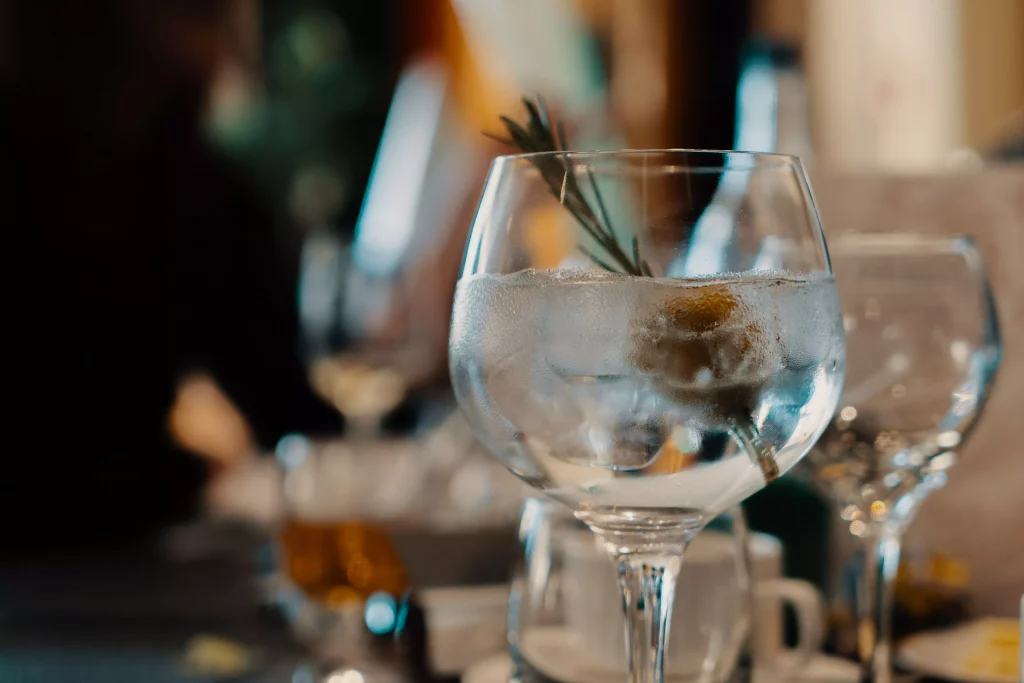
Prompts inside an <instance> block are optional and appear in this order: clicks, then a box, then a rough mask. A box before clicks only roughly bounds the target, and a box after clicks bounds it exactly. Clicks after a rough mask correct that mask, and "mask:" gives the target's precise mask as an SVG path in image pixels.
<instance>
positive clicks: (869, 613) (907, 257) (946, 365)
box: [804, 233, 1000, 683]
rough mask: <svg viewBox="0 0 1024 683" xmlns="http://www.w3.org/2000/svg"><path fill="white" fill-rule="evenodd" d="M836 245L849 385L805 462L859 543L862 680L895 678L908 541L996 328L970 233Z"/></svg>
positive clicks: (975, 396)
mask: <svg viewBox="0 0 1024 683" xmlns="http://www.w3.org/2000/svg"><path fill="white" fill-rule="evenodd" d="M831 247H832V250H831V253H832V264H833V268H834V270H835V273H836V279H837V282H838V284H839V292H840V299H841V301H842V306H843V326H844V329H845V331H846V340H847V366H846V368H847V369H846V384H845V387H844V389H843V394H842V396H841V398H840V401H839V408H838V410H837V412H836V415H835V418H834V420H833V422H832V424H831V425H830V426H829V428H828V429H827V430H826V431H825V433H824V434H823V435H822V437H821V439H820V440H819V442H818V445H817V446H816V447H815V448H814V449H813V450H812V451H811V454H810V455H809V456H808V457H807V458H806V460H805V461H804V463H805V465H809V466H810V468H811V469H812V471H813V472H814V474H815V476H816V478H817V479H818V481H819V482H821V483H822V484H824V485H825V487H826V488H828V489H829V490H830V492H831V493H832V494H833V496H834V497H835V499H836V501H837V503H838V504H839V506H840V510H841V514H842V517H843V519H844V520H846V521H848V522H849V529H850V532H851V533H852V534H853V535H854V536H856V537H858V538H860V539H861V540H862V541H863V554H864V565H863V570H862V576H861V581H860V584H859V586H858V596H857V603H858V607H857V609H858V623H859V628H858V636H859V638H860V639H861V642H860V647H859V648H858V649H859V651H860V655H861V658H862V663H861V665H862V680H864V681H873V682H875V683H888V682H889V681H890V680H891V679H892V645H891V622H892V607H893V580H894V578H895V576H896V570H897V567H898V564H899V557H900V538H901V536H902V534H903V532H904V530H905V529H906V528H907V525H908V524H909V523H910V521H911V520H912V519H913V516H914V513H915V511H916V510H917V507H918V504H919V503H920V502H921V501H922V500H923V499H924V498H925V496H926V495H927V494H928V493H929V492H930V491H932V490H934V489H936V488H939V487H941V486H942V485H944V484H945V482H946V476H947V471H948V470H949V468H950V467H951V466H952V465H953V464H954V463H955V462H956V460H957V453H958V451H959V448H960V447H961V446H962V444H963V442H964V439H965V438H966V437H967V435H968V434H969V432H970V431H971V429H972V427H974V425H975V423H976V422H977V419H978V416H979V414H980V412H981V409H982V407H983V405H984V400H985V397H986V394H987V392H988V390H989V388H990V385H991V383H992V380H993V377H994V375H995V372H996V369H997V367H998V365H999V359H1000V345H999V330H998V325H997V321H996V312H995V306H994V304H993V301H992V295H991V292H990V291H989V286H988V280H987V278H986V275H985V268H984V265H983V263H982V259H981V255H980V254H979V253H978V250H977V249H976V248H975V246H974V244H973V243H972V242H971V241H970V240H969V239H967V238H965V237H952V238H949V237H931V236H923V235H903V234H892V233H889V234H879V235H866V234H849V235H844V236H842V237H840V238H838V239H836V240H833V241H832V243H831Z"/></svg>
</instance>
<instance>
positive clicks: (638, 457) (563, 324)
mask: <svg viewBox="0 0 1024 683" xmlns="http://www.w3.org/2000/svg"><path fill="white" fill-rule="evenodd" d="M723 187H728V188H729V189H730V191H729V192H728V193H724V194H723V193H722V192H721V190H722V188H723ZM722 196H728V197H729V198H730V206H729V207H728V210H723V207H722V206H721V205H720V203H719V200H718V199H716V197H719V198H720V197H722ZM737 198H738V199H740V200H741V201H736V200H737ZM698 220H700V221H702V225H703V226H704V227H703V228H702V230H701V233H702V234H703V235H704V238H702V239H701V240H697V241H694V240H693V239H692V237H693V234H694V227H695V225H696V224H697V222H698ZM709 225H710V226H711V227H712V228H714V229H713V230H708V226H709ZM765 253H768V254H770V256H771V258H770V259H768V261H770V263H771V267H770V268H769V267H768V266H765V265H764V263H765V259H764V258H763V255H764V254H765ZM449 356H450V363H449V365H450V369H451V376H452V382H453V386H454V389H455V394H456V398H457V399H458V402H459V405H460V406H461V408H462V410H463V411H464V412H465V414H466V416H467V419H468V421H469V423H470V425H471V426H472V427H473V429H474V432H475V433H476V435H477V436H478V437H479V438H480V439H481V441H483V443H484V444H485V445H486V446H487V447H488V449H489V450H490V451H492V452H493V453H494V454H495V455H496V456H497V457H498V458H500V459H501V460H502V461H503V462H504V464H505V465H506V466H507V467H508V468H509V469H510V470H511V471H512V472H513V473H514V474H516V475H517V476H518V477H519V478H520V479H522V480H523V481H525V482H526V483H527V484H529V485H531V486H533V487H534V488H536V489H539V490H541V491H543V492H544V493H546V494H547V495H548V496H550V497H551V498H553V499H555V500H557V501H560V502H561V503H563V504H565V505H567V506H569V508H570V509H571V510H572V511H573V512H574V514H575V515H576V517H577V518H578V519H579V520H580V521H582V522H583V523H585V524H586V525H587V526H588V527H589V528H590V529H591V530H593V531H594V532H596V533H597V534H599V536H600V538H601V539H602V540H603V541H604V548H605V550H606V551H607V553H608V555H609V556H610V557H611V558H612V560H613V561H614V562H615V564H616V566H617V571H618V578H619V582H620V588H621V590H622V606H623V610H624V612H625V614H626V617H627V619H626V623H627V626H626V639H627V645H628V646H627V664H628V667H629V672H630V674H629V676H630V678H629V680H630V681H633V682H634V683H649V682H652V681H657V682H659V683H660V682H661V681H662V680H663V672H664V662H665V643H666V642H667V635H668V629H669V615H670V614H671V613H672V601H673V596H674V590H675V582H676V577H677V575H678V573H679V567H680V563H681V561H682V557H683V553H684V550H685V549H686V547H687V545H688V543H689V542H690V540H691V539H692V538H693V537H694V536H695V535H696V534H697V533H698V532H699V531H700V529H701V528H702V527H703V526H704V525H705V524H707V523H708V522H709V521H710V520H711V519H713V518H714V517H715V516H716V515H718V514H719V513H721V512H722V511H724V510H727V509H729V508H731V507H733V506H735V505H736V504H737V503H739V502H740V501H742V500H743V499H745V498H747V497H748V496H750V495H751V494H753V493H754V492H756V491H758V490H760V489H761V488H763V487H764V486H765V485H766V484H767V483H769V482H770V481H772V480H773V479H775V478H776V477H778V476H779V475H780V474H782V473H784V472H785V471H787V470H788V469H789V468H790V467H792V466H793V465H794V464H795V463H796V462H797V461H798V460H799V459H800V458H801V457H803V455H804V454H805V453H806V452H807V450H808V449H809V448H810V447H811V445H812V444H813V443H814V441H815V440H816V439H817V437H818V435H819V434H820V433H821V431H822V430H823V429H824V428H825V427H826V426H827V424H828V422H829V420H830V419H831V416H832V414H833V412H834V410H835V407H836V402H837V400H838V397H839V392H840V386H841V384H842V377H843V362H844V361H843V334H842V317H841V315H840V310H839V300H838V295H837V292H836V287H835V280H834V278H833V277H832V272H831V267H830V265H829V259H828V253H827V250H826V247H825V240H824V237H823V235H822V232H821V227H820V224H819V220H818V215H817V211H816V209H815V206H814V202H813V200H812V197H811V194H810V189H809V186H808V184H807V180H806V178H805V176H804V174H803V170H802V168H801V166H800V162H799V160H798V159H796V158H794V157H789V156H784V155H777V154H755V153H746V152H705V151H686V150H669V151H619V152H568V153H567V152H547V153H539V154H526V155H515V156H506V157H499V158H497V159H496V160H495V161H494V163H493V164H492V166H491V169H490V172H489V175H488V178H487V182H486V184H485V187H484V191H483V196H482V198H481V201H480V205H479V207H478V209H477V213H476V217H475V219H474V221H473V225H472V228H471V232H470V236H469V241H468V245H467V250H466V257H465V262H464V266H463V272H462V276H461V279H460V281H459V284H458V287H457V291H456V296H455V303H454V311H453V320H452V328H451V337H450V342H449Z"/></svg>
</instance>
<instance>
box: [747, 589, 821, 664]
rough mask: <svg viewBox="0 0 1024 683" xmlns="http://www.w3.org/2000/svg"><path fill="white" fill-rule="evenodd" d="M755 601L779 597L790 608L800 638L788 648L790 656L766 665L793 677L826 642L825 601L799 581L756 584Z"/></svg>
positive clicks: (816, 590) (816, 591)
mask: <svg viewBox="0 0 1024 683" xmlns="http://www.w3.org/2000/svg"><path fill="white" fill-rule="evenodd" d="M754 585H755V587H754V595H755V597H756V598H759V599H762V598H778V599H780V600H782V601H783V602H785V603H788V604H789V605H791V606H792V607H793V611H794V612H796V620H797V622H798V623H799V629H798V630H799V635H798V640H797V644H796V647H795V648H793V649H787V650H785V651H786V652H790V653H793V656H792V657H787V658H786V659H785V660H784V661H785V664H783V663H782V661H780V658H776V659H774V660H773V661H771V662H769V663H768V666H769V667H770V668H771V669H772V670H773V671H774V672H775V673H777V674H779V675H781V676H782V677H785V678H788V677H791V676H794V675H796V674H798V673H800V672H801V671H803V670H804V669H806V668H807V665H808V664H809V663H810V661H811V658H812V657H813V656H814V655H815V654H817V653H818V652H819V651H820V650H821V647H822V645H824V643H825V617H824V615H825V599H824V598H823V597H822V596H821V591H819V590H818V589H817V588H815V587H814V585H813V584H810V583H808V582H807V581H801V580H799V579H783V578H775V579H768V580H763V581H758V582H757V583H755V584H754Z"/></svg>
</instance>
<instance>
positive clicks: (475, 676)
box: [462, 627, 858, 683]
mask: <svg viewBox="0 0 1024 683" xmlns="http://www.w3.org/2000/svg"><path fill="white" fill-rule="evenodd" d="M537 631H540V629H537ZM543 631H544V633H543V635H541V634H540V633H537V634H536V635H538V636H540V637H537V638H532V639H528V640H525V641H524V642H523V643H522V644H521V646H520V647H522V650H523V654H524V656H525V657H526V658H527V659H528V660H529V661H530V663H531V664H532V665H533V666H534V667H536V668H537V670H538V671H539V672H540V673H541V674H543V675H544V676H545V677H547V678H549V679H551V680H554V681H560V683H622V680H623V678H624V675H625V672H624V671H618V670H610V669H608V668H607V667H604V666H601V665H599V664H596V663H594V662H593V661H592V660H593V658H592V657H589V656H587V653H586V652H585V651H583V648H582V646H581V643H580V642H579V640H578V638H575V637H574V636H573V635H572V634H571V633H569V632H567V631H566V630H565V629H563V628H559V627H549V628H545V629H543ZM782 656H783V657H785V655H782ZM511 674H512V661H511V660H510V659H509V657H508V655H506V654H504V653H503V654H500V655H495V656H493V657H489V658H488V659H485V660H483V661H481V662H478V663H477V664H475V665H474V666H472V667H469V668H468V669H466V671H465V672H464V673H463V674H462V683H508V680H509V676H510V675H511ZM694 677H695V675H690V676H688V677H687V676H678V677H673V676H669V677H667V678H668V680H676V681H690V680H693V678H694ZM857 678H858V669H857V666H856V665H855V664H853V663H852V662H848V661H846V660H843V659H837V658H834V657H828V656H826V655H817V656H815V657H814V659H812V660H811V662H810V664H808V666H807V668H806V669H805V670H804V671H803V672H802V673H801V674H800V675H799V676H797V677H795V678H791V679H789V680H792V681H814V682H815V683H855V682H856V681H857ZM757 679H758V680H759V683H778V679H775V678H773V677H769V676H767V675H765V676H758V677H757Z"/></svg>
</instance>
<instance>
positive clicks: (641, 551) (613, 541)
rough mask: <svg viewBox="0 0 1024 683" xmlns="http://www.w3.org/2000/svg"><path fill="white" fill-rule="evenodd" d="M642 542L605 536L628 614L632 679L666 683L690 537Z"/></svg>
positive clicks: (634, 682) (639, 682)
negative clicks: (671, 627) (677, 595)
mask: <svg viewBox="0 0 1024 683" xmlns="http://www.w3.org/2000/svg"><path fill="white" fill-rule="evenodd" d="M635 540H636V541H637V542H635V543H634V542H628V541H627V542H624V541H625V539H623V538H609V537H608V536H605V547H606V549H607V551H608V555H609V556H610V557H611V558H612V560H613V561H614V562H615V564H616V567H617V569H618V575H619V587H620V588H621V589H622V610H623V613H624V614H625V616H626V661H627V664H628V667H629V678H628V681H629V683H663V681H664V680H665V648H666V646H667V644H668V634H669V624H670V621H671V617H672V603H673V600H674V598H675V592H676V579H677V578H678V577H679V567H680V565H681V564H682V561H683V551H684V550H685V548H686V545H687V544H688V543H689V540H690V539H689V537H688V536H687V537H678V538H675V539H672V540H671V541H660V540H659V541H655V542H650V541H647V540H645V539H643V538H642V537H640V538H636V539H635Z"/></svg>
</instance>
